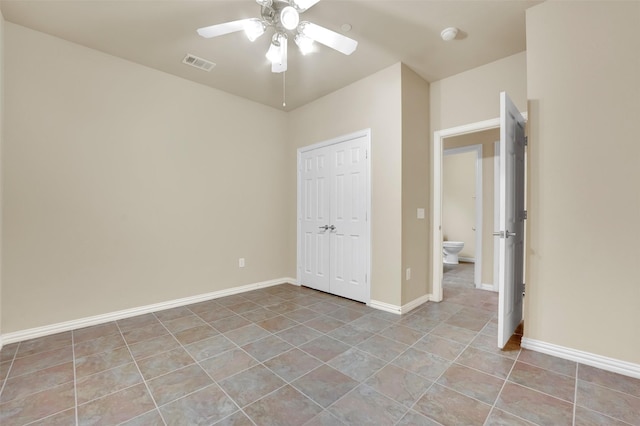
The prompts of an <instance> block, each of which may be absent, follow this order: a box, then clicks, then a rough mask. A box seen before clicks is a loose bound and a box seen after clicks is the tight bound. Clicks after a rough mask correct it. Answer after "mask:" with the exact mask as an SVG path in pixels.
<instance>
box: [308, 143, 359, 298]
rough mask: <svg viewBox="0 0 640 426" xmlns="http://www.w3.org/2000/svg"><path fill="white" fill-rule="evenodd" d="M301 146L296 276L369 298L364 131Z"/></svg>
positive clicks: (317, 286)
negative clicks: (313, 144)
mask: <svg viewBox="0 0 640 426" xmlns="http://www.w3.org/2000/svg"><path fill="white" fill-rule="evenodd" d="M331 142H334V141H329V142H328V144H327V145H323V146H319V147H316V148H313V147H311V148H310V149H307V150H301V151H300V154H299V156H300V166H299V180H298V182H299V207H298V208H299V214H298V216H299V234H298V253H299V258H298V274H299V275H298V281H299V282H300V284H302V285H305V286H308V287H311V288H315V289H317V290H321V291H326V292H329V293H333V294H336V295H339V296H342V297H347V298H349V299H354V300H358V301H361V302H365V303H366V302H369V298H370V293H369V283H368V270H369V253H370V249H369V218H368V206H369V159H368V150H369V134H368V132H365V133H362V134H356V135H350V136H345V137H344V138H342V139H340V140H337V141H335V143H331Z"/></svg>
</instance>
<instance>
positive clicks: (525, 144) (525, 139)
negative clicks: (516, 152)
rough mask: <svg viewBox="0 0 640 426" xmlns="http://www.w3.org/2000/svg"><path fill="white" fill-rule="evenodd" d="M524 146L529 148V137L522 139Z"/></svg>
mask: <svg viewBox="0 0 640 426" xmlns="http://www.w3.org/2000/svg"><path fill="white" fill-rule="evenodd" d="M524 146H529V136H525V137H524Z"/></svg>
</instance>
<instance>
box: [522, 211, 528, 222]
mask: <svg viewBox="0 0 640 426" xmlns="http://www.w3.org/2000/svg"><path fill="white" fill-rule="evenodd" d="M522 218H523V219H524V220H527V219H528V216H527V211H526V210H525V211H524V212H523V213H522Z"/></svg>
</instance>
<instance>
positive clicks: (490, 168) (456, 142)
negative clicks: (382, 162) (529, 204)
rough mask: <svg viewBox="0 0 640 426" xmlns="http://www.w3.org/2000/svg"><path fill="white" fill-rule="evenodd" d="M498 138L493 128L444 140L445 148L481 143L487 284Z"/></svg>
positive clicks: (491, 255)
mask: <svg viewBox="0 0 640 426" xmlns="http://www.w3.org/2000/svg"><path fill="white" fill-rule="evenodd" d="M499 139H500V129H493V130H485V131H482V132H475V133H470V134H467V135H462V136H455V137H451V138H446V139H445V140H444V148H445V149H448V148H459V147H461V146H469V145H477V144H481V145H482V283H483V284H489V285H493V284H494V281H493V262H494V238H493V235H492V234H493V231H494V205H495V201H496V200H495V199H494V191H495V189H494V185H495V184H494V173H495V170H494V161H495V149H494V142H496V141H498V140H499ZM474 167H475V166H474Z"/></svg>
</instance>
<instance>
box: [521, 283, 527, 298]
mask: <svg viewBox="0 0 640 426" xmlns="http://www.w3.org/2000/svg"><path fill="white" fill-rule="evenodd" d="M526 289H527V285H526V284H525V283H522V297H524V295H525V294H526Z"/></svg>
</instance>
